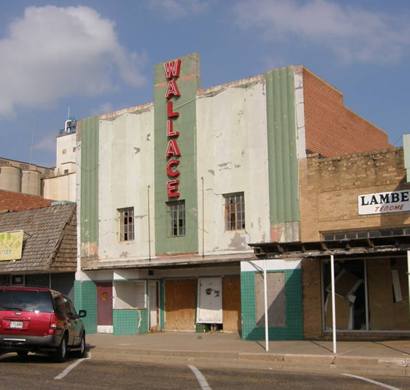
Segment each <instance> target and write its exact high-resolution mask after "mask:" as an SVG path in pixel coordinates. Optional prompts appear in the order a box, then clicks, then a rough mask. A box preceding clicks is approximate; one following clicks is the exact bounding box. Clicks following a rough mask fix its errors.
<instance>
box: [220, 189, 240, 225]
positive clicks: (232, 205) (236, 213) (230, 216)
mask: <svg viewBox="0 0 410 390" xmlns="http://www.w3.org/2000/svg"><path fill="white" fill-rule="evenodd" d="M224 198H225V230H241V229H245V196H244V194H243V192H237V193H235V194H226V195H224Z"/></svg>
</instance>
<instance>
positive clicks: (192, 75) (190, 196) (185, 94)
mask: <svg viewBox="0 0 410 390" xmlns="http://www.w3.org/2000/svg"><path fill="white" fill-rule="evenodd" d="M180 58H181V60H182V65H181V74H180V77H179V78H178V79H177V81H176V82H177V85H178V88H179V91H180V93H181V96H180V97H179V98H175V97H173V98H172V99H171V100H172V101H173V102H174V111H176V112H179V117H178V118H177V119H175V120H174V129H175V130H178V131H179V132H180V135H179V137H178V138H177V143H178V145H179V148H180V150H181V158H180V161H181V162H180V165H179V166H178V170H179V171H180V176H179V177H178V179H179V181H180V186H179V192H180V193H181V196H180V198H179V200H185V219H186V234H185V236H182V237H168V234H169V231H168V230H169V223H168V215H167V207H166V202H167V201H168V196H167V187H166V184H167V181H168V176H167V174H166V163H167V158H166V148H167V144H168V139H167V133H166V129H167V127H166V125H167V123H166V122H167V105H166V103H167V99H166V98H165V94H166V89H167V81H166V78H165V74H164V68H163V64H158V65H156V67H155V85H154V105H155V108H154V109H155V117H154V118H155V119H154V120H155V243H156V244H155V249H156V254H157V255H161V254H172V253H192V252H197V251H198V216H197V172H196V167H197V164H196V93H197V89H198V87H199V58H198V55H197V54H191V55H188V56H185V57H180Z"/></svg>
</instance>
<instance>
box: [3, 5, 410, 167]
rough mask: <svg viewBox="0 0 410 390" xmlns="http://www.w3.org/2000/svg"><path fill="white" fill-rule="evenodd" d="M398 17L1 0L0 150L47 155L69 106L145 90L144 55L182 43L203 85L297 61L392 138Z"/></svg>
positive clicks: (174, 51) (177, 51) (398, 110)
mask: <svg viewBox="0 0 410 390" xmlns="http://www.w3.org/2000/svg"><path fill="white" fill-rule="evenodd" d="M408 20H410V2H409V1H408V0H392V1H385V0H352V1H350V0H344V1H335V0H333V1H325V0H255V1H252V0H237V1H234V0H203V1H201V0H117V1H104V0H98V1H97V0H90V1H75V2H74V1H64V0H62V1H48V2H44V1H36V0H33V1H26V0H14V1H8V0H0V70H1V72H0V156H1V157H6V158H12V159H16V160H22V161H32V162H35V163H38V164H40V165H47V166H52V165H53V164H54V161H55V136H56V134H57V132H58V130H59V129H61V128H62V127H63V124H64V120H65V119H66V116H67V110H68V107H69V108H70V111H71V114H72V115H73V116H75V117H76V118H84V117H87V116H91V115H95V114H98V113H102V112H109V111H112V110H117V109H120V108H125V107H129V106H133V105H137V104H142V103H145V102H149V101H152V95H153V93H152V91H153V85H152V78H153V66H154V65H155V64H157V63H160V62H163V61H165V60H167V59H171V58H175V57H178V56H181V55H184V54H188V53H191V52H198V53H199V54H200V57H201V83H202V87H210V86H212V85H217V84H220V83H225V82H228V81H232V80H237V79H241V78H245V77H249V76H252V75H256V74H259V73H263V72H265V71H266V70H268V69H270V68H273V67H278V66H285V65H289V64H295V65H298V64H302V65H305V66H306V67H308V68H309V69H310V70H311V71H313V72H315V73H316V74H318V75H319V76H320V77H322V78H323V79H325V80H326V81H328V82H329V83H331V84H332V85H334V86H335V87H336V88H338V89H339V90H340V91H342V92H343V94H344V99H345V103H346V105H347V106H348V107H350V108H351V109H352V110H353V111H355V112H357V113H358V114H360V115H362V116H363V117H365V118H366V119H367V120H369V121H371V122H373V123H375V124H376V125H377V126H379V127H381V128H383V129H384V130H385V131H386V132H387V133H388V134H389V138H390V142H391V143H392V144H394V145H401V136H402V134H403V133H406V132H410V104H409V102H410V98H409V96H410V95H409V90H410V75H409V68H410V67H409V63H410V61H409V60H410V24H409V23H408Z"/></svg>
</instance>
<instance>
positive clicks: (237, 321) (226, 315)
mask: <svg viewBox="0 0 410 390" xmlns="http://www.w3.org/2000/svg"><path fill="white" fill-rule="evenodd" d="M222 307H223V330H224V331H226V332H238V333H239V332H240V330H241V279H240V277H239V275H232V276H224V278H223V301H222Z"/></svg>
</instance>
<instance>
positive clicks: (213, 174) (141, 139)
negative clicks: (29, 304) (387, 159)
mask: <svg viewBox="0 0 410 390" xmlns="http://www.w3.org/2000/svg"><path fill="white" fill-rule="evenodd" d="M76 137H77V145H76V151H77V164H78V166H79V167H80V169H79V170H78V176H77V178H78V181H77V186H78V191H77V202H78V224H79V228H78V234H79V238H78V241H79V242H80V245H79V246H80V248H79V254H78V258H79V262H78V271H77V274H76V282H75V297H76V301H77V305H78V306H79V307H81V308H83V309H86V310H87V313H88V315H87V318H86V321H87V322H86V325H87V328H88V332H96V331H98V332H112V333H114V334H135V333H141V332H148V331H150V330H151V331H155V330H179V331H195V330H197V331H198V330H199V331H201V330H204V329H219V330H223V331H228V332H240V333H241V335H242V337H244V338H259V337H261V335H263V324H264V321H263V311H261V307H263V306H261V302H262V301H261V297H262V295H263V291H262V287H261V286H263V282H262V279H261V277H260V275H261V274H260V268H258V264H257V262H255V261H254V260H255V255H254V250H253V249H252V248H251V247H249V245H248V244H249V243H271V242H294V241H300V240H301V235H302V236H303V235H306V234H307V232H306V231H307V229H313V227H311V228H309V227H307V226H306V225H303V218H304V213H305V212H307V211H305V210H306V209H309V206H306V208H304V207H305V206H303V205H304V204H305V203H303V202H306V201H307V200H306V199H304V198H302V197H301V194H300V191H301V188H303V187H301V186H300V182H301V180H302V179H303V178H304V176H303V175H305V173H303V172H302V169H304V165H303V164H304V162H305V161H306V157H307V155H308V154H311V153H320V154H321V155H322V156H327V157H333V156H338V155H342V154H348V153H355V152H365V151H370V150H376V149H383V148H387V147H388V146H389V145H388V140H387V136H386V134H385V133H384V132H383V131H381V130H380V129H378V128H376V127H375V126H373V125H372V124H371V123H369V122H367V121H366V120H364V119H363V118H361V117H359V116H358V115H356V114H355V113H353V112H352V111H350V110H349V109H347V108H346V107H345V106H344V103H343V96H342V94H341V93H340V92H339V91H337V90H336V89H335V88H333V87H332V86H330V85H328V84H327V83H326V82H324V81H323V80H321V79H320V78H319V77H317V76H316V75H314V74H313V73H311V72H310V71H309V70H307V69H306V68H304V67H303V66H289V67H284V68H278V69H272V70H269V71H267V72H266V73H264V74H260V75H256V76H254V77H251V78H247V79H243V80H238V81H233V82H229V83H227V84H223V85H218V86H215V87H212V88H207V89H201V88H200V78H199V58H198V56H197V55H196V54H192V55H188V56H184V57H180V58H176V59H174V60H170V61H166V62H164V63H161V64H159V65H157V66H156V67H155V78H154V101H153V102H152V103H147V104H142V105H138V106H134V107H129V108H126V109H124V110H120V111H116V112H113V113H106V114H103V115H100V116H97V117H92V118H86V119H83V120H80V121H79V122H78V124H77V133H76ZM309 161H310V160H309ZM365 193H367V192H363V194H365ZM311 195H312V196H313V193H312V194H311ZM332 229H333V228H332ZM332 229H330V230H331V231H333V230H332ZM334 229H335V230H338V229H336V228H334ZM319 230H320V229H319V228H318V231H319ZM309 234H311V237H312V239H314V240H316V239H317V237H316V236H314V234H313V233H312V232H311V233H309ZM300 263H301V262H300V260H299V261H288V260H283V261H271V262H269V273H268V275H269V283H268V285H269V286H270V287H269V294H268V295H269V299H270V300H271V301H270V303H271V307H272V309H271V311H270V312H269V316H270V317H272V318H270V320H271V322H270V326H271V327H272V329H271V336H272V337H275V338H302V337H304V334H305V333H306V331H305V330H304V329H305V325H304V324H308V322H307V320H306V319H304V315H303V313H304V311H303V310H304V309H303V308H304V302H305V301H306V298H304V297H303V289H302V287H303V285H304V283H308V282H307V281H306V280H305V277H304V276H303V275H302V267H301V265H300ZM319 270H320V267H319ZM311 272H313V273H314V272H319V271H317V270H316V269H315V268H314V267H313V268H312V271H311ZM315 275H316V274H315ZM318 275H319V276H318V283H319V284H320V280H321V279H320V272H319V273H318ZM312 278H314V276H312ZM311 289H314V287H313V286H312V287H311ZM318 291H319V292H318V294H319V297H320V294H321V293H320V289H319V290H318ZM311 294H312V296H313V295H315V294H316V291H313V290H312V293H311ZM404 296H405V292H404V290H403V292H402V297H404ZM318 299H319V300H318V302H319V303H318V305H319V306H318V310H319V314H318V315H319V317H320V310H321V306H320V298H318ZM275 310H276V311H277V313H280V315H276V314H274V313H275ZM272 313H273V314H272ZM312 326H313V325H312ZM313 327H314V326H313ZM319 332H320V330H319Z"/></svg>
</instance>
